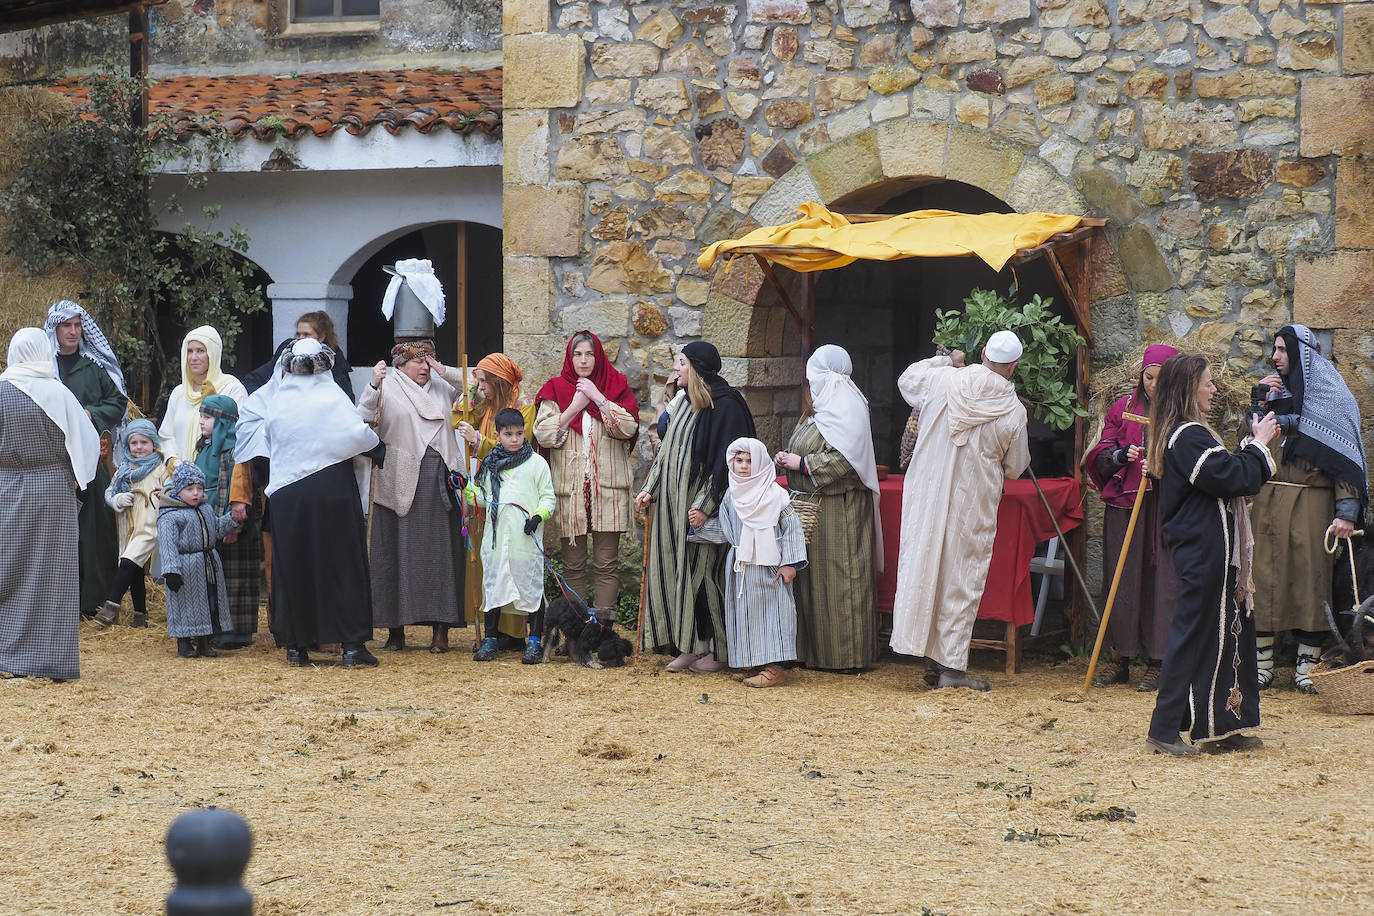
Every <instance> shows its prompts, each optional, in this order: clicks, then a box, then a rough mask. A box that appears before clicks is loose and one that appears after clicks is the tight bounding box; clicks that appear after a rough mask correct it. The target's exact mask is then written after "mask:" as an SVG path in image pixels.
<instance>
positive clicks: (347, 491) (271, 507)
mask: <svg viewBox="0 0 1374 916" xmlns="http://www.w3.org/2000/svg"><path fill="white" fill-rule="evenodd" d="M333 364H334V351H332V350H330V349H329V347H327V346H325V345H324V344H322V343H320V342H319V341H318V340H314V339H312V338H303V339H301V340H298V341H296V343H295V344H294V345H293V346H292V347H291V349H290V350H288V351H287V352H285V353H283V354H282V359H281V363H280V368H279V369H278V370H277V371H276V373H275V374H274V375H273V377H272V380H271V381H270V382H268V383H267V384H266V385H264V386H263V387H262V388H259V389H258V390H257V391H255V392H253V395H252V396H251V397H250V398H248V399H247V400H246V401H245V402H244V404H243V407H242V409H241V410H240V411H239V425H238V430H237V441H236V443H235V446H234V460H235V461H237V462H239V463H242V462H245V461H248V460H249V459H252V458H266V459H268V462H269V466H270V468H271V471H270V480H269V481H268V483H267V505H268V511H270V512H271V515H272V534H273V537H272V634H273V635H274V636H275V637H276V639H277V643H278V644H279V645H282V646H285V647H286V661H287V664H289V665H297V666H299V665H306V664H309V663H310V656H309V655H308V654H307V649H308V647H310V646H312V645H318V644H320V643H339V644H340V645H341V646H342V647H343V658H342V664H343V666H344V667H345V668H352V667H355V666H358V665H368V666H372V665H376V664H377V658H376V656H374V655H373V654H372V653H371V652H368V651H367V648H366V647H365V646H364V645H363V644H364V643H365V642H366V641H367V640H369V639H371V638H372V597H371V589H372V585H371V579H370V576H369V572H368V564H367V528H366V524H365V523H364V521H363V508H362V499H361V497H360V496H359V486H358V477H357V475H356V474H355V472H354V459H355V458H360V457H364V456H366V457H371V458H373V459H374V460H378V461H379V460H380V458H381V454H382V451H383V450H382V448H381V447H380V440H379V439H378V438H377V434H376V433H374V432H373V431H372V430H371V429H369V428H368V427H367V425H366V424H364V423H363V421H362V418H361V417H359V416H358V412H357V408H355V407H354V405H353V402H352V401H350V400H349V399H348V396H347V395H345V394H344V393H343V392H342V391H341V390H339V386H338V385H336V384H335V383H334V380H333V377H332V375H331V369H332V367H333Z"/></svg>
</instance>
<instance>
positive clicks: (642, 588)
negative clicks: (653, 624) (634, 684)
mask: <svg viewBox="0 0 1374 916" xmlns="http://www.w3.org/2000/svg"><path fill="white" fill-rule="evenodd" d="M653 511H654V506H653V503H650V504H649V505H648V506H646V507H645V509H644V558H643V559H642V560H641V561H640V564H639V625H638V626H636V627H635V648H634V654H633V657H632V658H631V659H630V664H631V665H638V664H639V645H640V643H642V642H644V599H645V597H646V596H647V595H648V591H649V516H650V515H651V514H652V513H653Z"/></svg>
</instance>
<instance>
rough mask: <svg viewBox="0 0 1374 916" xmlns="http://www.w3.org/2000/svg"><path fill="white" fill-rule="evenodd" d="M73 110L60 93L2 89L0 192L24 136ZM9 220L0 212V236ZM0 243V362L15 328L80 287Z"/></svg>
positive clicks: (36, 320)
mask: <svg viewBox="0 0 1374 916" xmlns="http://www.w3.org/2000/svg"><path fill="white" fill-rule="evenodd" d="M75 115H76V108H75V107H74V106H73V105H72V103H71V101H70V100H69V99H68V98H67V97H66V96H64V95H60V94H58V93H56V92H53V91H52V90H50V89H42V88H38V87H33V86H12V87H7V88H0V190H3V189H8V188H9V186H10V183H11V182H12V181H13V180H14V174H15V172H16V171H17V170H18V169H19V166H20V164H21V162H22V161H23V153H24V146H23V142H24V139H25V135H26V134H27V133H29V132H31V131H33V130H43V129H47V128H51V127H56V126H58V125H59V124H62V123H64V122H65V121H68V120H70V119H72V118H73V117H75ZM7 229H8V222H7V221H6V219H5V215H4V213H3V212H0V240H3V238H4V236H5V233H6V231H7ZM3 248H4V246H3V244H2V243H0V362H3V359H4V350H5V346H4V345H5V344H7V343H8V341H9V339H10V337H11V336H12V335H13V334H14V332H15V331H17V330H18V329H19V328H23V327H30V326H38V327H42V325H43V318H44V316H45V315H46V314H47V311H48V306H49V305H51V304H52V303H53V302H56V301H57V300H58V299H77V298H79V297H80V296H81V294H82V292H83V291H84V289H85V287H86V284H85V283H84V281H83V279H82V277H81V275H80V273H79V272H78V271H77V270H76V269H75V268H73V267H67V268H62V269H59V270H54V271H51V272H49V273H47V274H44V275H43V276H39V277H35V276H30V275H29V274H28V273H26V272H25V271H24V269H23V268H22V267H20V266H19V264H18V262H16V261H15V260H14V259H13V258H10V257H9V256H8V255H6V254H5V253H4V251H3Z"/></svg>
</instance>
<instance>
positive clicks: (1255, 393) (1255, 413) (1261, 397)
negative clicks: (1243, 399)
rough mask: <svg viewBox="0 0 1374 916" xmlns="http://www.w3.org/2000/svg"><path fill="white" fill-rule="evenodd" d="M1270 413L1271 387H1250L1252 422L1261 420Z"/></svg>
mask: <svg viewBox="0 0 1374 916" xmlns="http://www.w3.org/2000/svg"><path fill="white" fill-rule="evenodd" d="M1268 412H1269V386H1268V385H1251V386H1250V422H1252V423H1253V422H1254V421H1255V420H1258V419H1260V418H1261V417H1263V416H1264V415H1265V414H1267V413H1268Z"/></svg>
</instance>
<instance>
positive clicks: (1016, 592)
mask: <svg viewBox="0 0 1374 916" xmlns="http://www.w3.org/2000/svg"><path fill="white" fill-rule="evenodd" d="M1040 486H1041V487H1043V488H1044V490H1045V498H1046V499H1048V500H1049V503H1050V505H1051V506H1053V507H1054V514H1055V517H1056V518H1057V519H1058V521H1059V527H1060V528H1062V529H1063V530H1064V531H1065V532H1068V531H1070V530H1072V529H1074V528H1077V527H1078V526H1079V525H1081V524H1082V523H1083V507H1082V503H1081V501H1080V497H1079V490H1078V486H1077V485H1076V484H1075V483H1074V481H1073V478H1072V477H1053V478H1050V479H1048V480H1044V479H1042V480H1041V481H1040ZM878 489H879V492H880V493H881V495H882V499H881V501H880V502H879V512H880V513H881V515H882V519H883V567H884V568H883V572H882V573H881V574H879V576H878V613H880V614H891V613H892V602H893V597H894V596H895V595H896V592H897V553H898V548H899V546H900V539H901V530H902V477H901V476H900V475H897V474H893V475H892V476H890V477H888V478H887V479H886V480H883V481H879V483H878ZM1054 536H1055V534H1054V526H1053V525H1052V524H1050V519H1049V516H1048V515H1047V514H1046V513H1045V506H1044V504H1043V503H1041V502H1040V497H1039V496H1038V495H1037V494H1036V492H1035V484H1034V483H1032V482H1031V481H1029V480H1008V481H1007V482H1006V484H1005V485H1004V486H1003V487H1002V502H1001V503H1000V504H999V505H998V507H997V537H996V539H995V540H994V541H993V543H992V565H991V566H989V567H988V581H987V585H986V586H985V587H984V589H983V602H982V604H980V605H978V618H979V619H980V620H1010V621H1012V622H1013V623H1015V624H1016V625H1017V626H1021V625H1024V624H1028V623H1030V622H1031V621H1032V620H1034V619H1035V605H1034V603H1033V602H1032V600H1031V581H1030V561H1031V558H1032V557H1033V556H1035V545H1036V544H1038V543H1040V542H1041V541H1047V540H1049V539H1050V538H1052V537H1054Z"/></svg>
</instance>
